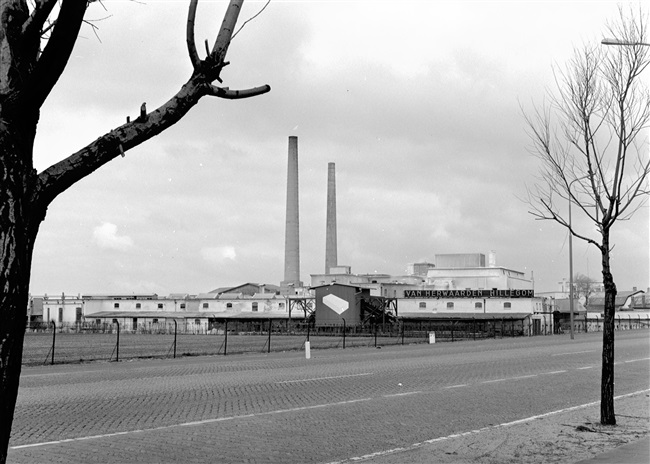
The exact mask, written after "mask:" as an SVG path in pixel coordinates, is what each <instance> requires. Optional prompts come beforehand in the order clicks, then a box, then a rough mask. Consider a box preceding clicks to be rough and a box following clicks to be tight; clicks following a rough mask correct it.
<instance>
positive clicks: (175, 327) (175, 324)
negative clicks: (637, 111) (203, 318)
mask: <svg viewBox="0 0 650 464" xmlns="http://www.w3.org/2000/svg"><path fill="white" fill-rule="evenodd" d="M177 330H178V323H177V322H176V319H174V359H176V332H177Z"/></svg>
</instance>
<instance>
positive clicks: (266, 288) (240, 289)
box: [209, 282, 280, 296]
mask: <svg viewBox="0 0 650 464" xmlns="http://www.w3.org/2000/svg"><path fill="white" fill-rule="evenodd" d="M209 293H216V294H217V295H221V294H225V293H232V294H237V293H241V294H242V295H246V296H253V295H255V294H258V293H271V294H275V295H279V294H280V287H279V286H277V285H271V284H255V283H251V282H247V283H245V284H241V285H238V286H236V287H220V288H215V289H214V290H212V291H211V292H209Z"/></svg>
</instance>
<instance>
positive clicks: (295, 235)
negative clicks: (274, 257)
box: [280, 136, 302, 293]
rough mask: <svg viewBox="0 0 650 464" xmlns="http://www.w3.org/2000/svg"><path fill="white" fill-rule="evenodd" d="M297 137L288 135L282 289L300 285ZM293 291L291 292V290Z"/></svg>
mask: <svg viewBox="0 0 650 464" xmlns="http://www.w3.org/2000/svg"><path fill="white" fill-rule="evenodd" d="M298 210H299V208H298V137H296V136H290V137H289V161H288V164H287V218H286V225H285V236H284V280H283V281H282V283H281V284H280V286H281V287H282V288H284V289H288V288H290V287H294V288H295V287H302V282H301V281H300V231H299V229H300V227H299V214H298ZM292 293H293V292H292Z"/></svg>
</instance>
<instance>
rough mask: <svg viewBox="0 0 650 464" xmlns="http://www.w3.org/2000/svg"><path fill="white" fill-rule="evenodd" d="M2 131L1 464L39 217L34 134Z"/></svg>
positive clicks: (14, 395) (22, 129)
mask: <svg viewBox="0 0 650 464" xmlns="http://www.w3.org/2000/svg"><path fill="white" fill-rule="evenodd" d="M3 125H4V129H5V130H4V131H2V132H1V133H0V134H1V140H0V142H1V143H0V149H1V150H2V153H0V185H2V188H1V189H0V308H2V310H0V463H4V462H5V461H6V458H7V447H8V444H9V437H10V435H11V425H12V422H13V413H14V407H15V405H16V398H17V395H18V385H19V382H20V370H21V363H22V351H23V339H24V335H25V322H26V314H27V305H28V298H29V279H30V272H31V261H32V251H33V249H34V240H35V237H36V232H37V231H38V226H39V224H40V222H41V220H42V218H43V217H44V216H43V215H41V214H38V213H37V211H36V209H35V208H34V205H32V204H31V202H30V200H29V198H30V196H31V194H32V192H33V189H34V186H35V179H36V173H35V172H34V171H33V169H32V166H31V150H32V148H31V147H32V143H33V140H34V139H33V137H32V136H31V134H33V133H34V132H33V131H31V130H29V129H27V130H25V127H20V126H21V124H15V125H14V126H16V127H20V129H19V130H12V129H11V126H12V124H11V123H10V122H8V121H7V120H4V121H3ZM22 125H23V126H25V124H22ZM34 127H35V126H34ZM30 138H31V141H30V140H29V139H30Z"/></svg>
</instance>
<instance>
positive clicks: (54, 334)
mask: <svg viewBox="0 0 650 464" xmlns="http://www.w3.org/2000/svg"><path fill="white" fill-rule="evenodd" d="M52 325H53V326H54V330H52V365H54V342H55V341H56V322H54V320H52Z"/></svg>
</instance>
